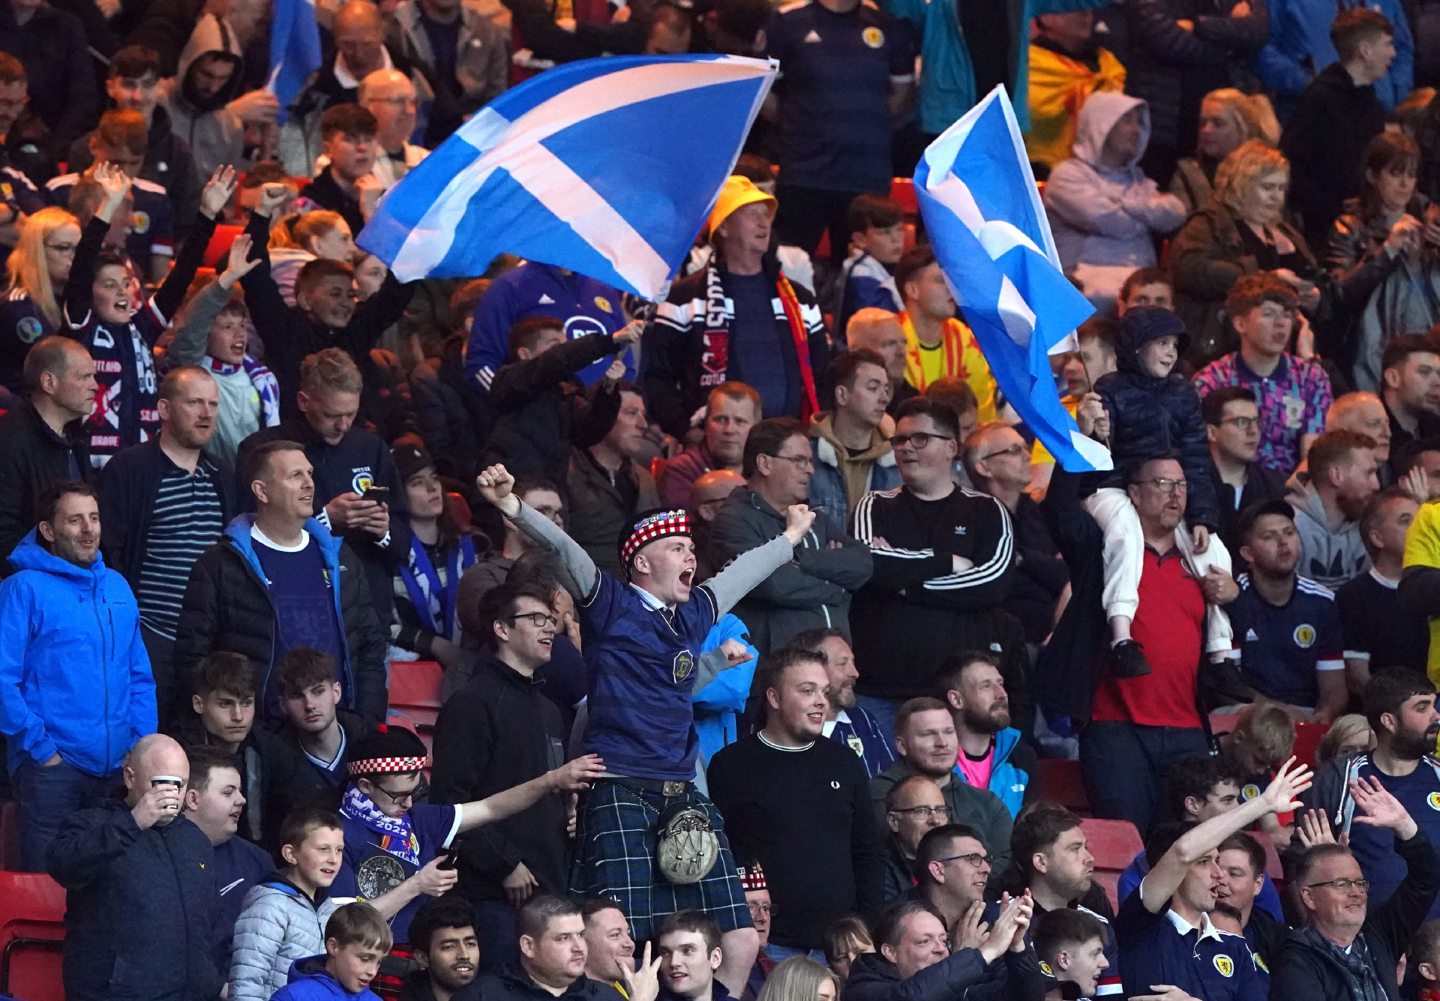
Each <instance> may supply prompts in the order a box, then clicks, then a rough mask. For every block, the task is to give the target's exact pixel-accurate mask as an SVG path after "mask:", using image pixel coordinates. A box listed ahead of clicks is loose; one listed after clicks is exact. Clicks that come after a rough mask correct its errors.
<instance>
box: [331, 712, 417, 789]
mask: <svg viewBox="0 0 1440 1001" xmlns="http://www.w3.org/2000/svg"><path fill="white" fill-rule="evenodd" d="M428 763H429V757H428V755H427V754H426V752H425V744H424V742H422V741H421V740H420V738H419V737H417V736H416V735H415V733H414V731H412V730H407V729H405V727H403V726H384V725H381V726H378V727H376V728H375V731H374V732H373V733H369V734H366V735H365V736H364V737H362V738H360V740H359V741H357V742H356V744H355V746H354V748H353V750H351V752H350V760H349V762H348V763H347V764H346V765H345V772H346V774H347V775H349V776H350V777H351V778H359V777H360V776H367V777H368V776H371V775H404V774H405V773H407V772H418V771H420V770H421V769H422V768H424V767H425V766H426V765H427V764H428Z"/></svg>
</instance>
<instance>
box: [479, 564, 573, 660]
mask: <svg viewBox="0 0 1440 1001" xmlns="http://www.w3.org/2000/svg"><path fill="white" fill-rule="evenodd" d="M553 596H554V591H553V590H547V589H546V588H544V587H541V586H540V585H539V584H536V583H532V582H529V581H514V580H508V579H507V580H506V581H505V583H503V584H501V585H499V586H498V587H493V588H491V589H490V590H489V591H487V592H486V593H485V597H483V598H481V599H480V612H479V616H480V618H479V622H480V628H481V630H482V632H481V634H480V635H479V636H477V637H476V639H478V640H480V642H482V643H484V644H485V647H486V648H487V649H490V650H494V649H496V648H497V647H498V646H499V645H500V643H499V640H498V639H497V638H496V636H495V623H497V622H509V621H510V620H512V619H513V618H514V617H515V611H516V609H518V608H519V607H520V599H521V598H533V599H535V600H536V601H538V602H540V604H542V605H544V606H545V608H546V609H547V610H548V609H549V608H550V603H551V599H552V598H553Z"/></svg>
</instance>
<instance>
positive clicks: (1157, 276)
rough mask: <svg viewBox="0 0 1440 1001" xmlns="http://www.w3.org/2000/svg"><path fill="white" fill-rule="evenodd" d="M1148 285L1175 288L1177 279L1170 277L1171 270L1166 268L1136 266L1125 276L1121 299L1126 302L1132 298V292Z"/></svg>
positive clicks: (1121, 287)
mask: <svg viewBox="0 0 1440 1001" xmlns="http://www.w3.org/2000/svg"><path fill="white" fill-rule="evenodd" d="M1146 285H1169V286H1170V288H1171V289H1172V290H1173V289H1174V288H1175V279H1173V278H1171V277H1170V272H1168V271H1166V270H1165V269H1164V268H1136V269H1135V270H1134V271H1132V272H1130V274H1129V275H1127V276H1126V277H1125V281H1124V283H1123V284H1121V286H1120V295H1119V299H1120V301H1121V302H1124V301H1125V300H1126V299H1129V298H1130V293H1132V292H1134V291H1135V290H1136V289H1140V288H1144V287H1145V286H1146Z"/></svg>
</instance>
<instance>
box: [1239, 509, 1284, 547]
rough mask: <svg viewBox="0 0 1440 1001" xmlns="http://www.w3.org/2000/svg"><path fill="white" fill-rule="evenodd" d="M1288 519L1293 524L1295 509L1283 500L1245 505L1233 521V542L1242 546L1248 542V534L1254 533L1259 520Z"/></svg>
mask: <svg viewBox="0 0 1440 1001" xmlns="http://www.w3.org/2000/svg"><path fill="white" fill-rule="evenodd" d="M1271 515H1273V516H1275V517H1278V518H1288V519H1289V520H1290V523H1291V524H1292V525H1293V524H1294V523H1295V509H1294V508H1293V507H1291V506H1290V505H1289V503H1287V502H1286V501H1283V500H1271V501H1256V502H1255V503H1254V504H1247V505H1246V506H1245V507H1244V509H1242V510H1241V512H1240V515H1239V517H1237V518H1236V519H1235V540H1236V541H1237V542H1239V543H1240V544H1241V545H1242V546H1243V545H1245V544H1246V543H1248V542H1249V541H1250V533H1251V532H1253V531H1255V525H1256V523H1257V522H1259V521H1260V519H1261V518H1264V517H1266V516H1271Z"/></svg>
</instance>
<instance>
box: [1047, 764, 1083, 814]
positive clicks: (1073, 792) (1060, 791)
mask: <svg viewBox="0 0 1440 1001" xmlns="http://www.w3.org/2000/svg"><path fill="white" fill-rule="evenodd" d="M1037 764H1038V771H1039V775H1038V776H1037V780H1038V782H1039V785H1040V795H1041V796H1042V797H1044V798H1045V799H1046V800H1047V801H1049V802H1052V803H1059V804H1060V805H1061V806H1063V807H1065V808H1067V809H1070V810H1074V811H1075V812H1076V813H1078V814H1081V815H1082V816H1088V815H1089V813H1090V794H1089V793H1088V792H1087V791H1086V790H1085V781H1084V779H1082V778H1081V776H1080V762H1078V761H1074V760H1067V759H1063V758H1041V759H1040V761H1039V762H1038V763H1037Z"/></svg>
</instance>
